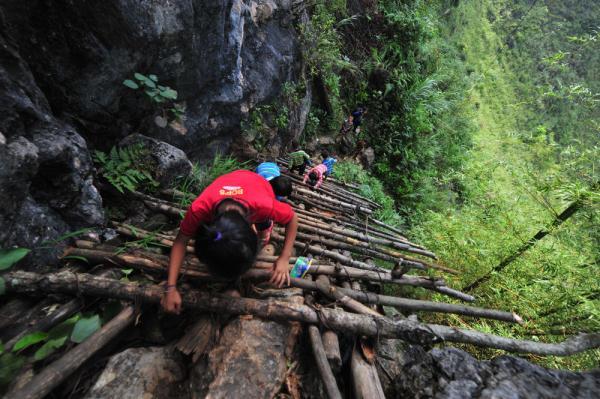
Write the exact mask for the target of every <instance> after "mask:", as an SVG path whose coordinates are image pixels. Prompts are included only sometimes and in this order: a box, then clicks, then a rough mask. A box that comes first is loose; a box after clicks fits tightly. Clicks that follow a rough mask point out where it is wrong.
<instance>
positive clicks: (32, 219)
mask: <svg viewBox="0 0 600 399" xmlns="http://www.w3.org/2000/svg"><path fill="white" fill-rule="evenodd" d="M0 16H1V15H0ZM4 26H5V25H4V21H3V19H2V18H0V27H4ZM0 59H2V63H1V64H0V114H2V118H0V135H1V136H2V137H1V140H0V203H1V204H2V206H0V227H1V228H0V247H2V248H7V247H10V246H13V245H17V246H21V247H27V248H36V247H39V246H40V244H41V243H43V242H44V241H48V240H52V239H56V238H57V237H58V236H60V235H63V234H65V233H66V232H69V231H73V230H75V229H78V228H81V227H83V226H93V225H98V224H101V223H103V222H104V213H103V210H102V199H101V198H100V195H99V194H98V191H97V190H96V188H95V187H94V186H93V184H92V162H91V159H90V156H89V153H88V150H87V146H86V142H85V140H84V139H83V138H82V136H81V135H79V133H78V132H77V131H76V129H75V128H74V127H73V126H71V125H69V124H67V123H65V122H63V121H61V120H59V119H57V118H55V117H54V116H53V114H52V111H51V108H50V105H49V104H48V101H47V99H46V97H45V96H44V94H43V93H42V92H41V90H40V89H39V87H38V86H37V84H36V82H35V80H34V78H33V76H32V74H31V72H30V70H29V68H28V65H27V64H26V63H25V61H24V60H23V59H22V58H21V56H20V55H19V53H18V51H17V50H16V48H15V47H14V46H13V45H12V43H10V42H8V41H7V40H6V39H5V38H4V36H3V35H1V34H0ZM59 252H60V249H53V250H47V249H41V250H36V251H34V252H33V253H32V255H30V256H29V259H30V261H31V262H30V264H32V265H49V264H52V263H53V262H55V261H56V256H57V254H58V253H59Z"/></svg>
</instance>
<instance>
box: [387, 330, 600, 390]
mask: <svg viewBox="0 0 600 399" xmlns="http://www.w3.org/2000/svg"><path fill="white" fill-rule="evenodd" d="M389 341H394V340H388V342H385V341H384V343H383V345H382V346H381V347H380V354H381V357H383V358H385V359H386V360H384V361H383V362H382V363H381V367H380V369H379V374H380V379H381V380H382V382H384V388H385V391H386V397H389V398H403V397H414V398H436V399H462V398H481V399H483V398H485V399H512V398H515V399H521V398H532V399H533V398H535V399H545V398H596V397H599V396H600V370H595V371H590V372H579V373H576V372H570V371H562V370H551V369H546V368H543V367H540V366H538V365H535V364H532V363H530V362H528V361H526V360H524V359H521V358H518V357H513V356H500V357H497V358H495V359H493V360H490V361H479V360H477V359H475V358H473V357H472V356H471V355H469V354H468V353H467V352H464V351H462V350H459V349H456V348H443V349H433V350H431V351H429V352H425V351H424V350H423V348H421V347H419V346H414V345H407V344H403V343H400V341H396V344H395V345H394V344H390V342H389ZM391 359H396V360H395V361H393V360H391ZM382 367H383V368H385V371H384V370H382ZM386 381H387V382H388V383H387V384H386V383H385V382H386ZM390 382H391V383H390Z"/></svg>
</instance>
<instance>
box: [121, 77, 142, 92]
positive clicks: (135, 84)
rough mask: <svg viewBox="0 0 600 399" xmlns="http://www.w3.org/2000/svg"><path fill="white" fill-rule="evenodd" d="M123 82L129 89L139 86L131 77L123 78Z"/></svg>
mask: <svg viewBox="0 0 600 399" xmlns="http://www.w3.org/2000/svg"><path fill="white" fill-rule="evenodd" d="M123 84H124V85H125V86H127V87H129V88H130V89H134V90H135V89H139V88H140V86H139V85H138V84H137V83H135V82H134V81H133V80H131V79H125V80H124V81H123Z"/></svg>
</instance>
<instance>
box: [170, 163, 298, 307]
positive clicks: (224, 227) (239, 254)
mask: <svg viewBox="0 0 600 399" xmlns="http://www.w3.org/2000/svg"><path fill="white" fill-rule="evenodd" d="M271 220H272V221H274V222H275V223H279V224H282V225H284V226H285V240H284V243H283V249H282V251H281V255H279V258H278V259H277V261H276V262H275V263H274V265H273V275H272V277H271V282H273V283H274V284H276V285H278V286H279V287H281V286H282V285H283V284H284V283H287V284H289V282H290V277H289V273H288V270H289V259H290V256H291V254H292V249H293V247H294V240H295V239H296V232H297V230H298V217H297V216H296V214H295V213H294V211H293V210H292V208H291V207H290V206H289V205H288V204H285V203H283V202H280V201H277V200H276V199H275V194H274V193H273V188H272V187H271V185H270V184H269V182H267V181H266V180H265V179H264V178H262V177H261V176H260V175H258V174H256V173H254V172H250V171H247V170H238V171H235V172H231V173H228V174H226V175H223V176H221V177H219V178H217V179H216V180H215V181H214V182H212V183H211V184H210V185H209V186H208V187H207V188H206V189H205V190H204V191H203V192H202V193H201V194H200V196H198V198H196V200H194V202H193V203H192V205H191V206H190V207H189V209H188V211H187V213H186V214H185V217H184V218H183V221H182V222H181V226H180V229H179V233H178V234H177V237H176V238H175V242H174V243H173V248H172V249H171V256H170V260H169V277H168V281H167V287H166V290H165V295H164V297H163V300H162V302H161V303H162V306H163V307H164V309H165V310H166V311H168V312H175V313H179V311H180V310H181V296H180V295H179V292H178V291H177V288H176V283H177V277H178V275H179V269H180V268H181V264H182V263H183V259H184V258H185V252H186V247H187V243H188V241H189V240H190V239H191V238H194V239H195V252H196V255H197V256H198V258H199V259H200V260H201V261H202V262H204V263H206V265H207V266H208V268H209V270H210V272H211V273H213V274H216V275H218V276H222V277H225V278H229V279H233V278H235V277H237V276H239V275H241V274H242V273H244V272H245V271H247V270H248V269H249V268H250V267H251V266H252V264H253V263H254V259H255V257H256V253H257V251H258V237H257V230H256V226H261V225H266V224H269V225H271V223H265V222H268V221H271ZM259 229H260V227H259Z"/></svg>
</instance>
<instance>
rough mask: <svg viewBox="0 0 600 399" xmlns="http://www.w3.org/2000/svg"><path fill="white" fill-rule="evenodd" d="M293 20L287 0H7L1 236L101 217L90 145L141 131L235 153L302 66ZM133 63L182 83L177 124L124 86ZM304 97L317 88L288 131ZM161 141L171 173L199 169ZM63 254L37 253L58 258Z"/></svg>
mask: <svg viewBox="0 0 600 399" xmlns="http://www.w3.org/2000/svg"><path fill="white" fill-rule="evenodd" d="M295 21H296V16H295V15H294V12H293V11H292V2H291V1H290V0H107V1H95V0H82V1H72V0H60V1H48V0H32V1H25V2H23V1H17V0H6V1H2V2H1V3H0V59H1V60H2V62H1V63H0V113H1V115H2V118H0V204H1V206H0V247H2V248H6V247H9V246H13V245H18V246H23V247H29V248H32V247H35V246H37V245H39V244H40V243H41V242H44V241H47V240H52V239H56V238H57V237H59V236H61V235H63V234H65V233H67V232H70V231H74V230H76V229H78V228H80V227H84V226H85V227H88V226H94V225H100V224H102V223H103V222H104V221H105V217H104V214H103V211H102V206H101V205H102V200H101V197H100V195H99V194H98V191H97V190H96V188H95V187H94V186H93V184H92V171H93V165H92V162H91V159H90V155H89V151H88V147H91V148H97V149H101V150H108V149H110V147H112V146H114V145H116V144H117V143H118V142H119V141H120V140H121V139H123V138H124V137H125V136H128V135H130V134H133V133H142V134H144V135H145V136H149V137H151V138H153V139H158V140H161V141H164V142H166V143H169V144H171V145H174V146H176V147H178V148H182V149H184V150H185V151H186V153H187V154H188V155H189V156H191V157H193V158H194V159H200V160H202V159H203V158H204V157H207V156H212V155H214V154H215V152H217V151H221V152H226V151H227V150H228V149H229V146H230V144H231V143H232V142H233V140H234V139H236V138H239V137H240V120H242V119H244V118H246V117H247V116H248V115H249V112H250V111H251V110H252V109H253V107H255V106H256V105H257V104H267V103H270V102H273V101H275V100H276V99H277V97H278V95H279V93H280V89H281V86H282V85H283V84H284V83H285V82H288V81H290V82H294V81H296V80H298V79H299V77H300V76H302V73H303V67H302V62H301V57H300V51H299V40H298V32H297V31H296V28H295V26H294V22H295ZM135 72H140V73H143V74H145V75H150V74H155V75H157V76H158V79H159V82H160V84H162V85H166V86H169V87H171V88H173V89H175V90H177V91H178V98H177V105H179V106H180V107H181V109H182V110H183V115H182V117H181V121H180V122H179V123H170V124H166V121H165V119H164V116H165V110H164V109H163V110H161V109H158V108H157V106H156V104H154V103H152V101H150V100H149V98H148V97H147V96H145V95H144V94H143V93H141V92H140V91H133V90H131V89H130V88H127V87H125V86H124V85H123V81H124V80H125V79H128V78H132V76H133V74H134V73H135ZM307 107H310V93H309V90H308V89H307V95H306V97H305V98H304V99H303V100H302V102H301V104H300V105H299V106H298V109H297V110H293V112H292V113H293V114H294V115H292V117H291V118H290V121H291V125H292V126H291V127H290V132H291V133H290V134H292V135H295V134H297V133H298V132H299V131H300V130H301V128H302V126H304V122H305V120H306V114H307V112H308V108H307ZM156 121H160V123H158V122H156ZM148 140H150V139H148ZM153 148H154V149H156V151H157V153H159V154H158V155H157V157H158V158H159V174H160V176H159V180H161V182H163V183H165V182H167V181H169V180H171V179H172V176H173V175H177V174H179V173H183V172H185V170H187V169H188V168H189V162H188V161H187V160H186V159H185V157H184V156H182V153H180V152H178V151H176V150H175V149H174V148H172V147H166V146H165V145H162V144H157V143H156V142H153ZM60 252H61V251H60V249H56V250H44V251H36V252H34V254H32V255H30V256H29V258H28V259H29V260H30V261H31V262H30V264H33V265H51V264H52V263H53V262H55V261H56V257H57V255H58V254H59V253H60Z"/></svg>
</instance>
